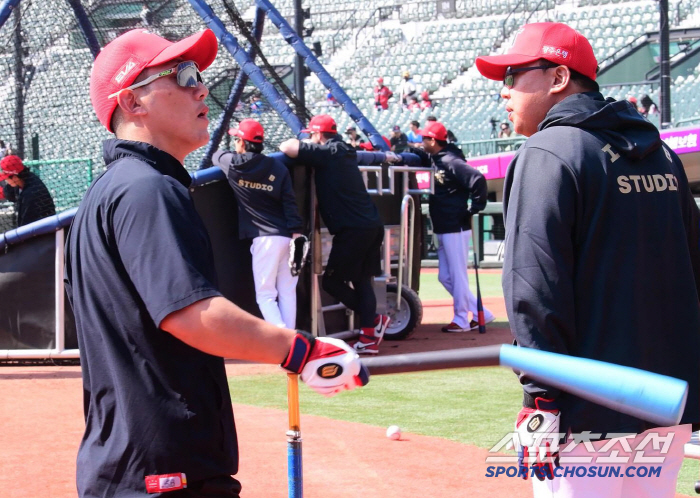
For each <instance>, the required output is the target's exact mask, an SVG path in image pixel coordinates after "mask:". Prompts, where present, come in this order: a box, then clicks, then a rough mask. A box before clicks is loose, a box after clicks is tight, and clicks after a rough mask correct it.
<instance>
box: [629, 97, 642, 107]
mask: <svg viewBox="0 0 700 498" xmlns="http://www.w3.org/2000/svg"><path fill="white" fill-rule="evenodd" d="M627 101H628V102H629V103H630V104H632V105H633V106H634V108H635V109H639V104H638V103H637V97H632V96H631V95H630V96H629V97H627Z"/></svg>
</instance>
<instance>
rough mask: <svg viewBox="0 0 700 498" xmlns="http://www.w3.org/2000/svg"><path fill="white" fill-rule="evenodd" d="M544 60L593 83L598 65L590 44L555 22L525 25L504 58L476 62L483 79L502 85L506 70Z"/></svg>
mask: <svg viewBox="0 0 700 498" xmlns="http://www.w3.org/2000/svg"><path fill="white" fill-rule="evenodd" d="M539 59H546V60H548V61H550V62H553V63H555V64H560V65H562V66H566V67H568V68H569V69H573V70H574V71H576V72H577V73H580V74H582V75H584V76H587V77H588V78H590V79H592V80H593V81H595V78H596V73H597V72H598V61H597V60H596V58H595V54H594V53H593V48H592V47H591V44H590V42H589V41H588V40H587V39H586V37H585V36H583V35H582V34H581V33H579V32H578V31H576V30H575V29H573V28H571V27H569V26H567V25H566V24H561V23H557V22H539V23H532V24H526V25H525V26H523V27H522V28H520V29H519V30H518V31H517V33H516V35H515V40H514V41H513V46H511V47H510V48H509V49H508V51H507V52H506V53H505V54H502V55H487V56H481V57H477V58H476V68H477V69H478V70H479V72H480V73H481V74H482V75H484V76H485V77H487V78H489V79H491V80H497V81H501V80H503V78H505V75H506V69H507V68H508V67H509V66H519V65H522V64H529V63H531V62H535V61H536V60H539Z"/></svg>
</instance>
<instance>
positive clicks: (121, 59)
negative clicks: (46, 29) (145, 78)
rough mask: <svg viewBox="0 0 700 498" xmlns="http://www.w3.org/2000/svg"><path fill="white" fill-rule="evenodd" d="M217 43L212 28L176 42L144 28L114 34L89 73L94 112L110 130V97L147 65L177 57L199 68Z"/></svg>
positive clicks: (113, 103) (113, 101) (208, 60)
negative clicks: (195, 64)
mask: <svg viewBox="0 0 700 498" xmlns="http://www.w3.org/2000/svg"><path fill="white" fill-rule="evenodd" d="M217 50H218V45H217V41H216V35H214V32H213V31H212V30H210V29H207V30H204V31H202V32H201V33H197V34H194V35H192V36H188V37H187V38H184V39H182V40H180V41H179V42H176V43H173V42H170V41H168V40H166V39H165V38H161V37H160V36H158V35H155V34H153V33H149V32H148V31H145V30H143V29H132V30H131V31H127V32H126V33H124V34H123V35H121V36H119V37H117V38H115V39H114V40H113V41H111V42H110V43H108V44H107V45H105V47H104V48H103V49H102V51H100V53H99V54H98V56H97V58H96V59H95V63H94V65H93V67H92V72H91V73H90V100H91V101H92V107H93V108H94V109H95V114H97V118H98V119H99V120H100V123H102V125H104V127H105V128H107V130H109V131H111V132H114V130H112V128H111V126H110V121H111V120H112V114H113V113H114V110H115V109H116V108H117V99H116V98H114V97H113V98H111V99H110V98H108V96H109V95H112V94H113V93H116V92H118V91H119V90H121V89H123V88H126V87H128V86H130V85H131V84H133V83H134V80H136V78H137V77H138V75H139V74H141V71H143V70H144V69H145V68H147V67H153V66H158V65H160V64H164V63H166V62H168V61H171V60H173V59H177V58H178V57H182V58H183V59H184V60H188V61H189V60H191V61H194V62H196V63H197V66H199V70H200V71H204V70H205V69H206V68H208V67H209V66H210V65H211V63H212V62H214V58H215V57H216V52H217Z"/></svg>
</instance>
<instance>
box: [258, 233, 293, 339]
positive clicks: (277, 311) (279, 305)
mask: <svg viewBox="0 0 700 498" xmlns="http://www.w3.org/2000/svg"><path fill="white" fill-rule="evenodd" d="M291 240H292V239H291V238H289V237H282V236H279V235H263V236H261V237H256V238H254V239H253V244H252V245H251V246H250V252H251V254H252V255H253V278H254V280H255V300H256V301H257V303H258V307H259V308H260V312H261V313H262V315H263V317H264V318H265V321H267V322H270V323H274V324H275V325H277V326H279V327H287V328H290V329H293V328H296V317H297V292H296V288H297V281H298V280H299V277H298V276H296V277H293V276H292V273H291V271H290V270H289V263H288V262H289V241H291Z"/></svg>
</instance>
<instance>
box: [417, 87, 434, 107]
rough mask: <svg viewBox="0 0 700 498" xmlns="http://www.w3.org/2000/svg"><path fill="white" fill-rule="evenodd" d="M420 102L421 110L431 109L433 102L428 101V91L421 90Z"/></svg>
mask: <svg viewBox="0 0 700 498" xmlns="http://www.w3.org/2000/svg"><path fill="white" fill-rule="evenodd" d="M420 98H421V102H420V108H421V109H430V108H432V107H433V101H432V100H430V94H429V93H428V90H423V93H421V94H420Z"/></svg>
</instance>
